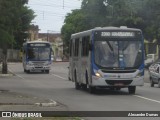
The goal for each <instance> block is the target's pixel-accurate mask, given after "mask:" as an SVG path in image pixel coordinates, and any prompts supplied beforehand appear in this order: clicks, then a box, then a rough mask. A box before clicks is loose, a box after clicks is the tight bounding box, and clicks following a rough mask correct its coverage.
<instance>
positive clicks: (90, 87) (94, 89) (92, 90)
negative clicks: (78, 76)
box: [88, 86, 96, 94]
mask: <svg viewBox="0 0 160 120" xmlns="http://www.w3.org/2000/svg"><path fill="white" fill-rule="evenodd" d="M88 90H89V93H91V94H93V93H95V91H96V87H94V86H89V89H88Z"/></svg>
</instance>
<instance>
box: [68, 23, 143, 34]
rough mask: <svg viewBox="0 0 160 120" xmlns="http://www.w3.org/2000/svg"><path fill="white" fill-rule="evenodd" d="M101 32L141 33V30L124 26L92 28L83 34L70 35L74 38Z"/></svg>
mask: <svg viewBox="0 0 160 120" xmlns="http://www.w3.org/2000/svg"><path fill="white" fill-rule="evenodd" d="M103 30H111V31H112V30H113V31H114V30H122V31H123V30H124V31H125V30H127V31H140V32H141V30H140V29H137V28H128V27H126V26H120V27H112V26H111V27H95V28H93V29H90V30H86V31H83V32H78V33H75V34H72V35H71V37H74V36H77V35H80V34H86V35H87V34H89V33H91V32H93V31H103Z"/></svg>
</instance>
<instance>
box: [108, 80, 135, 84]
mask: <svg viewBox="0 0 160 120" xmlns="http://www.w3.org/2000/svg"><path fill="white" fill-rule="evenodd" d="M132 81H133V80H106V83H107V84H109V85H116V84H123V85H129V84H131V82H132Z"/></svg>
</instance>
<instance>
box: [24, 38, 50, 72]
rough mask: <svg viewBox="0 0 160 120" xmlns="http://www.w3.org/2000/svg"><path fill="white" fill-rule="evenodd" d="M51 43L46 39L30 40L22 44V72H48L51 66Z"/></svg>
mask: <svg viewBox="0 0 160 120" xmlns="http://www.w3.org/2000/svg"><path fill="white" fill-rule="evenodd" d="M51 52H52V49H51V44H50V43H49V42H47V41H30V42H26V43H24V44H23V58H22V61H23V68H24V72H27V73H29V72H32V71H42V72H46V73H49V70H50V68H51V63H52V61H51Z"/></svg>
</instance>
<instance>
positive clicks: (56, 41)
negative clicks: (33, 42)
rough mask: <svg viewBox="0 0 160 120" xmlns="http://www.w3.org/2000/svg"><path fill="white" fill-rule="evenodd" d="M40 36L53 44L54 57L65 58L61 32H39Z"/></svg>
mask: <svg viewBox="0 0 160 120" xmlns="http://www.w3.org/2000/svg"><path fill="white" fill-rule="evenodd" d="M38 38H39V39H41V40H42V41H49V42H50V43H51V44H52V50H53V55H54V58H55V59H56V58H60V59H62V58H63V41H62V38H61V34H60V33H39V34H38Z"/></svg>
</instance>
